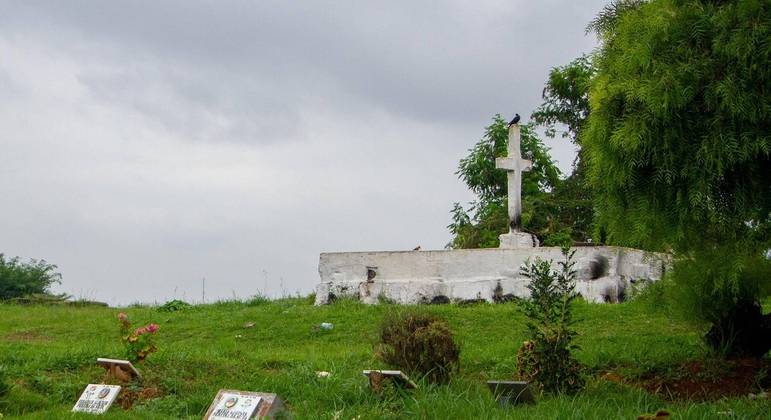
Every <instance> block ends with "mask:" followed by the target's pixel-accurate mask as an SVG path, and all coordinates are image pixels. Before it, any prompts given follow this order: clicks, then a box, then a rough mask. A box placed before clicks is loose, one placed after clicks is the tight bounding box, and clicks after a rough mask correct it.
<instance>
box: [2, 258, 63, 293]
mask: <svg viewBox="0 0 771 420" xmlns="http://www.w3.org/2000/svg"><path fill="white" fill-rule="evenodd" d="M56 268H57V267H56V266H55V265H53V264H48V263H47V262H45V260H30V261H29V262H28V263H23V262H21V261H20V260H19V258H18V257H14V258H6V257H5V256H4V255H3V254H0V300H6V299H14V298H22V297H26V296H29V295H33V294H47V293H48V292H49V288H50V287H51V286H52V285H54V284H56V283H61V278H62V276H61V274H59V273H57V272H56Z"/></svg>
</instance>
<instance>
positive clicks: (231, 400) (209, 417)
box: [204, 389, 288, 420]
mask: <svg viewBox="0 0 771 420" xmlns="http://www.w3.org/2000/svg"><path fill="white" fill-rule="evenodd" d="M280 413H281V414H283V415H286V416H287V417H288V413H287V412H286V407H285V406H284V403H283V401H281V398H279V397H278V396H277V395H276V394H272V393H265V392H250V391H238V390H232V389H221V390H219V392H217V395H216V396H215V397H214V401H212V403H211V405H210V406H209V409H208V410H207V411H206V414H205V415H204V420H218V419H243V420H250V419H262V418H275V417H276V416H277V415H279V414H280Z"/></svg>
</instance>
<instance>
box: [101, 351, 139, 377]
mask: <svg viewBox="0 0 771 420" xmlns="http://www.w3.org/2000/svg"><path fill="white" fill-rule="evenodd" d="M96 364H97V365H99V366H101V367H103V368H105V370H107V375H108V376H110V377H112V378H115V379H117V380H119V381H123V382H128V381H130V380H131V379H133V378H135V377H136V378H140V379H141V378H142V375H140V374H139V371H138V370H137V368H135V367H134V365H132V364H131V362H129V361H128V360H120V359H107V358H104V357H100V358H98V359H96Z"/></svg>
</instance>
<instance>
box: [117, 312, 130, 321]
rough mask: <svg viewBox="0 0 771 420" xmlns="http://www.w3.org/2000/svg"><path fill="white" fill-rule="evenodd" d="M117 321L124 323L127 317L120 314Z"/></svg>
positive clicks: (123, 313) (122, 313)
mask: <svg viewBox="0 0 771 420" xmlns="http://www.w3.org/2000/svg"><path fill="white" fill-rule="evenodd" d="M118 320H120V321H121V322H126V321H127V320H128V315H126V313H125V312H121V313H119V314H118Z"/></svg>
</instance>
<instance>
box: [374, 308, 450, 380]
mask: <svg viewBox="0 0 771 420" xmlns="http://www.w3.org/2000/svg"><path fill="white" fill-rule="evenodd" d="M376 355H377V356H378V357H379V358H380V359H381V360H383V361H384V362H386V363H387V364H389V365H392V366H396V367H398V368H399V369H402V370H404V371H406V372H408V373H410V374H417V375H420V376H423V377H425V378H426V379H427V380H428V381H429V382H432V383H447V382H449V381H450V377H451V375H452V373H453V372H455V371H457V370H458V368H459V357H460V350H459V349H458V346H457V345H456V344H455V340H454V339H453V334H452V331H451V330H450V326H449V325H448V324H447V321H445V320H444V319H442V318H440V317H438V316H436V315H432V314H429V313H426V312H416V311H408V312H392V313H391V314H389V315H388V316H386V318H385V320H384V321H383V324H382V325H381V327H380V342H379V344H378V347H377V350H376Z"/></svg>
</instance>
